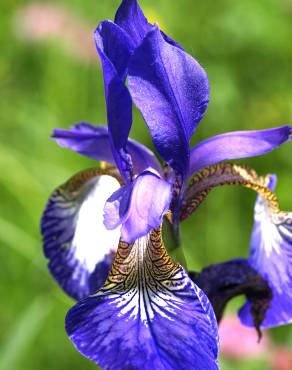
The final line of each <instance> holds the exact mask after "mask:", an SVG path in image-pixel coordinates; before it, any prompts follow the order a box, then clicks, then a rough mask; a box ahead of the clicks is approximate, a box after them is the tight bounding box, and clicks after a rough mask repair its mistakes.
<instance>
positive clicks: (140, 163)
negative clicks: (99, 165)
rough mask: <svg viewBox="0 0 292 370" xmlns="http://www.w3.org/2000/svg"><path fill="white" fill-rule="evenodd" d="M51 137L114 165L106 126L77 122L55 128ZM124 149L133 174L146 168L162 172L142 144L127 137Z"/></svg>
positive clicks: (156, 161) (59, 142)
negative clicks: (71, 125)
mask: <svg viewBox="0 0 292 370" xmlns="http://www.w3.org/2000/svg"><path fill="white" fill-rule="evenodd" d="M52 138H53V139H55V140H56V141H57V143H58V144H59V145H60V146H62V147H66V148H69V149H71V150H74V151H75V152H77V153H80V154H82V155H85V156H87V157H89V158H92V159H96V160H98V161H104V162H108V163H110V164H112V165H115V160H114V158H113V154H112V150H111V145H110V141H109V134H108V130H107V128H106V127H103V126H94V125H91V124H88V123H79V124H77V125H75V126H73V127H72V128H71V129H69V130H63V129H55V130H54V133H53V135H52ZM126 150H127V152H128V153H129V154H130V156H131V159H132V163H133V172H134V174H139V173H141V172H143V171H145V170H146V169H148V168H150V169H153V170H155V171H156V172H158V173H160V174H161V173H162V169H161V166H160V163H159V162H158V160H157V158H156V157H155V155H154V154H153V152H152V151H151V150H150V149H148V148H147V147H145V146H144V145H142V144H140V143H138V142H137V141H135V140H131V139H129V140H128V142H127V146H126Z"/></svg>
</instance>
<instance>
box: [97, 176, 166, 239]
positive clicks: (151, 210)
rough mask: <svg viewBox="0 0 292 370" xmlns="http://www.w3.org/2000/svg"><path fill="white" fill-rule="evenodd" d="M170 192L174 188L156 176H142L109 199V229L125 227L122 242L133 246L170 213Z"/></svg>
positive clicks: (107, 225)
mask: <svg viewBox="0 0 292 370" xmlns="http://www.w3.org/2000/svg"><path fill="white" fill-rule="evenodd" d="M171 190H172V187H171V185H170V184H169V183H168V182H166V181H164V180H163V179H161V178H160V177H159V176H158V175H157V174H154V173H152V172H150V171H146V172H144V173H142V174H141V175H140V176H138V177H137V178H136V179H135V180H134V182H133V183H131V184H128V185H125V186H123V187H121V188H120V189H119V190H117V191H116V192H115V193H114V194H113V195H112V196H111V197H110V198H109V199H108V201H107V203H106V206H105V209H104V211H105V213H104V216H105V218H104V220H105V221H104V222H105V225H106V227H107V228H109V229H114V228H115V227H117V226H118V225H120V224H122V230H121V236H122V239H123V240H124V241H125V242H127V243H132V242H134V241H135V240H136V239H137V238H139V237H141V236H143V235H146V234H148V233H149V231H151V230H152V229H154V228H156V227H158V226H159V225H161V224H162V219H163V215H164V214H165V213H166V212H167V211H168V210H169V206H170V201H171V195H172V191H171Z"/></svg>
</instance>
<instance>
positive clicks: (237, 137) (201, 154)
mask: <svg viewBox="0 0 292 370" xmlns="http://www.w3.org/2000/svg"><path fill="white" fill-rule="evenodd" d="M291 134H292V126H289V125H285V126H282V127H278V128H272V129H267V130H258V131H236V132H228V133H226V134H222V135H217V136H214V137H211V138H210V139H207V140H204V141H202V142H201V143H199V144H198V145H197V146H195V147H194V148H193V149H192V150H191V156H190V170H189V173H190V175H191V174H193V173H195V172H197V171H199V170H200V169H202V168H204V167H207V166H211V165H213V164H216V163H219V162H222V161H226V160H232V159H239V158H248V157H255V156H258V155H262V154H265V153H268V152H270V151H271V150H273V149H275V148H277V147H279V146H280V145H282V144H284V143H285V142H286V141H288V140H291Z"/></svg>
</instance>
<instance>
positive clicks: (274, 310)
mask: <svg viewBox="0 0 292 370" xmlns="http://www.w3.org/2000/svg"><path fill="white" fill-rule="evenodd" d="M275 185H276V176H271V177H270V179H269V188H270V190H272V191H273V190H274V188H275ZM248 261H249V263H250V265H251V266H252V267H253V268H254V269H255V270H256V271H257V272H258V273H259V274H260V275H261V276H262V277H263V278H264V279H265V280H266V281H267V283H268V284H269V286H270V288H271V289H272V293H273V298H272V302H271V304H270V306H269V308H268V309H267V311H266V315H265V319H264V321H263V323H262V325H261V328H263V329H265V328H270V327H275V326H279V325H284V324H288V323H291V322H292V213H285V212H281V211H276V212H275V211H273V210H272V209H270V207H269V203H268V201H267V200H265V199H263V198H262V197H261V196H259V197H258V199H257V202H256V206H255V223H254V228H253V232H252V237H251V244H250V257H249V260H248ZM250 307H251V305H250V303H249V302H247V303H246V304H245V306H243V308H242V309H241V310H240V313H239V316H240V319H241V321H242V323H243V324H245V325H248V326H253V319H252V316H251V312H250Z"/></svg>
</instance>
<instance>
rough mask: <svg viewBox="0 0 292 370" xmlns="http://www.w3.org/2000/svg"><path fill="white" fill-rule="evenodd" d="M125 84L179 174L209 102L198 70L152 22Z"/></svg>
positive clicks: (162, 152)
mask: <svg viewBox="0 0 292 370" xmlns="http://www.w3.org/2000/svg"><path fill="white" fill-rule="evenodd" d="M129 89H130V92H131V95H132V98H133V100H134V102H135V104H136V105H137V107H138V108H139V109H140V111H141V112H142V115H143V116H144V119H145V121H146V123H147V125H148V127H149V129H150V132H151V135H152V138H153V141H154V144H155V146H156V148H157V150H158V152H159V154H160V155H161V156H162V157H163V159H164V160H165V161H166V162H168V163H169V164H170V165H171V166H172V167H173V168H174V169H175V170H177V171H178V172H180V173H181V174H183V175H185V174H186V173H187V172H188V169H189V140H190V138H191V135H192V134H193V132H194V130H195V129H196V127H197V125H198V123H199V122H200V120H201V119H202V117H203V115H204V113H205V110H206V108H207V105H208V101H209V83H208V78H207V75H206V73H205V71H204V69H203V68H202V67H201V66H200V65H199V64H198V63H197V62H196V61H195V60H194V59H193V58H192V57H191V56H190V55H188V54H187V53H185V52H184V51H182V50H180V49H178V48H176V47H174V46H172V45H170V44H169V43H167V42H166V41H164V39H163V38H162V36H161V34H160V31H159V29H158V27H157V26H154V27H153V28H152V30H151V31H150V32H149V33H148V34H147V36H146V37H145V38H144V40H143V42H142V44H141V45H140V46H139V47H138V48H137V49H136V50H135V52H134V54H133V57H132V58H131V60H130V65H129Z"/></svg>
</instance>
